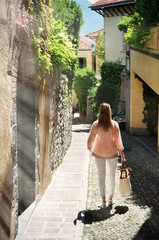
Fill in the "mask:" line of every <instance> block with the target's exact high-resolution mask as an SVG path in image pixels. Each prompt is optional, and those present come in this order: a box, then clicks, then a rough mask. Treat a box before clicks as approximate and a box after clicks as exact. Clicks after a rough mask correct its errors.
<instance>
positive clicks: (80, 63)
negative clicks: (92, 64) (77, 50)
mask: <svg viewBox="0 0 159 240" xmlns="http://www.w3.org/2000/svg"><path fill="white" fill-rule="evenodd" d="M78 67H79V68H84V67H87V59H86V58H79V59H78Z"/></svg>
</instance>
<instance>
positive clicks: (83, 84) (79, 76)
mask: <svg viewBox="0 0 159 240" xmlns="http://www.w3.org/2000/svg"><path fill="white" fill-rule="evenodd" d="M96 83H97V79H96V77H95V74H94V72H93V71H91V70H89V69H88V68H82V69H77V70H76V72H75V77H74V79H73V88H74V90H75V92H76V95H77V98H78V101H79V108H80V113H81V115H82V116H85V115H86V105H87V96H88V95H89V94H88V90H89V89H90V88H91V87H92V86H95V85H96Z"/></svg>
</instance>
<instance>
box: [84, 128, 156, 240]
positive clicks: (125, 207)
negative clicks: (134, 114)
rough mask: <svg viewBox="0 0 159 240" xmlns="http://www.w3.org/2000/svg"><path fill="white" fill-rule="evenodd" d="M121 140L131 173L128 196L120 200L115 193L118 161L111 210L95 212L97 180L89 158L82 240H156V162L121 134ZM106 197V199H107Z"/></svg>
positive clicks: (123, 133) (97, 200) (139, 145)
mask: <svg viewBox="0 0 159 240" xmlns="http://www.w3.org/2000/svg"><path fill="white" fill-rule="evenodd" d="M122 138H123V142H124V147H125V155H126V159H127V161H126V165H127V166H128V167H131V168H132V170H133V172H132V176H131V184H132V194H131V195H129V196H126V197H123V196H121V194H120V193H119V191H118V189H119V174H120V166H121V163H120V161H119V162H118V165H117V174H116V192H115V198H114V205H113V207H112V208H111V207H107V209H102V210H101V209H99V208H98V205H100V204H101V199H100V196H99V190H98V176H97V170H96V165H95V161H94V158H93V157H91V159H90V163H89V185H88V196H87V206H86V208H87V211H86V212H87V215H86V217H87V218H89V219H86V220H89V221H90V222H89V221H88V222H89V223H88V222H86V221H85V225H84V232H83V240H130V239H135V240H159V227H158V226H159V190H158V189H159V162H158V161H157V160H156V159H155V158H154V157H153V156H152V155H151V153H149V152H148V151H147V149H145V148H144V147H143V146H142V145H141V144H140V143H139V142H137V141H136V140H135V138H133V137H129V136H128V135H127V134H126V133H125V132H124V131H123V132H122ZM106 184H107V180H106ZM106 197H107V199H108V196H106ZM88 210H92V211H91V212H90V211H88ZM93 210H96V211H93ZM93 214H94V215H93ZM99 214H100V216H101V217H100V218H99ZM88 215H89V216H88ZM102 216H103V219H102ZM91 218H92V219H91ZM101 219H102V220H101Z"/></svg>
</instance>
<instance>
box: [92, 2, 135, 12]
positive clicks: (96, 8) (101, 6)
mask: <svg viewBox="0 0 159 240" xmlns="http://www.w3.org/2000/svg"><path fill="white" fill-rule="evenodd" d="M129 4H135V1H134V0H131V1H124V2H123V1H120V2H115V3H107V4H106V3H104V4H101V5H95V6H94V4H92V5H91V6H89V8H91V10H103V9H104V8H109V7H117V6H118V7H119V6H124V5H129Z"/></svg>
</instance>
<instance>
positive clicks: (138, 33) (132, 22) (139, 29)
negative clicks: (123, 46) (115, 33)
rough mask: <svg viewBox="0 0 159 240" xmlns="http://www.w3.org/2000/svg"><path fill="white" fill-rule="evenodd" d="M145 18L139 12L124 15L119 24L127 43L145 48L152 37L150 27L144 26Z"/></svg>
mask: <svg viewBox="0 0 159 240" xmlns="http://www.w3.org/2000/svg"><path fill="white" fill-rule="evenodd" d="M142 21H143V18H141V16H140V15H139V13H135V14H134V15H132V16H124V17H123V19H121V20H120V22H119V23H118V25H117V28H118V29H119V30H120V31H124V32H125V34H124V38H125V43H127V44H129V45H131V44H132V45H133V46H134V47H136V48H143V47H144V45H145V43H146V42H147V41H148V40H149V39H150V31H149V29H144V28H143V26H142Z"/></svg>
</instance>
